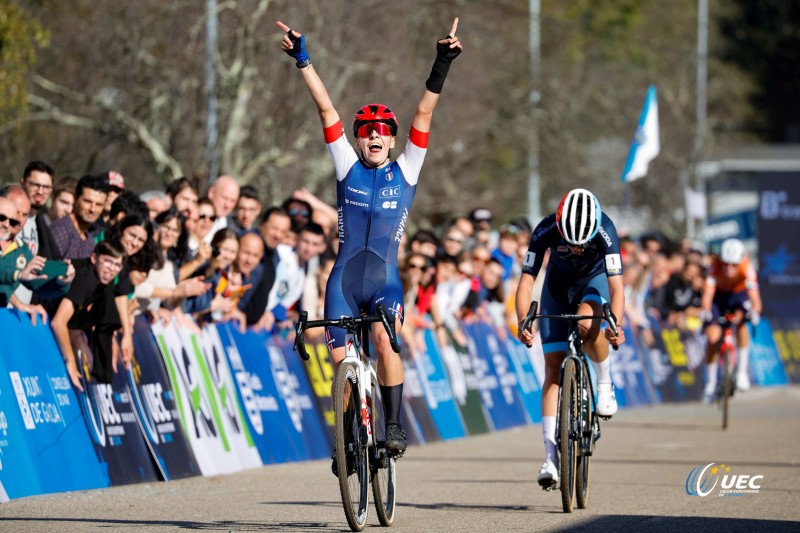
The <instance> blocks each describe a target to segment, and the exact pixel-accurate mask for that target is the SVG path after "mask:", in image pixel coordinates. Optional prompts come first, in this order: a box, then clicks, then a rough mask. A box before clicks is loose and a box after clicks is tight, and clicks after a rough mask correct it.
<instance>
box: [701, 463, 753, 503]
mask: <svg viewBox="0 0 800 533" xmlns="http://www.w3.org/2000/svg"><path fill="white" fill-rule="evenodd" d="M763 480H764V476H762V475H761V474H758V475H751V474H737V473H735V472H733V471H732V467H731V465H725V464H720V465H719V466H717V463H709V464H707V465H705V466H703V465H698V466H696V467H694V468H693V469H692V471H691V472H689V476H688V477H687V478H686V494H688V495H689V496H700V497H705V496H708V495H710V494H711V493H712V492H714V489H716V488H717V485H718V484H719V491H718V496H745V495H747V494H758V491H759V490H760V489H761V482H762V481H763Z"/></svg>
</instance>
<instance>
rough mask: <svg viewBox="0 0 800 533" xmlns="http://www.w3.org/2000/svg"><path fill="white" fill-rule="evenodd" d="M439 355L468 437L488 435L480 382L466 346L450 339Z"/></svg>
mask: <svg viewBox="0 0 800 533" xmlns="http://www.w3.org/2000/svg"><path fill="white" fill-rule="evenodd" d="M441 355H442V361H444V365H445V368H446V369H447V375H448V376H449V377H450V387H451V388H452V389H453V398H455V400H456V404H457V405H458V408H459V410H460V411H461V418H462V420H464V425H465V426H466V429H467V432H468V433H469V434H470V435H478V434H480V433H488V432H489V431H490V427H489V419H488V415H487V413H486V410H485V409H484V407H483V401H482V399H481V389H480V382H479V380H478V376H477V374H476V370H475V369H476V367H477V365H476V361H475V359H474V358H473V357H472V354H471V353H470V352H469V350H468V349H467V347H466V346H461V345H460V344H458V343H456V342H455V341H454V340H453V339H452V337H451V339H450V344H448V345H447V346H442V347H441Z"/></svg>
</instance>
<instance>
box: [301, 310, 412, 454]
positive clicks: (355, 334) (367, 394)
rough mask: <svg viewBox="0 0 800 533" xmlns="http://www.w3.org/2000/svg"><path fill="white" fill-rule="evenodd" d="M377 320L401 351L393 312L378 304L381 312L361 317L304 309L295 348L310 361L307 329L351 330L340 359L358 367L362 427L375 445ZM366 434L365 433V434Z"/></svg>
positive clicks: (397, 349) (395, 349) (391, 341)
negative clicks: (373, 338) (372, 340)
mask: <svg viewBox="0 0 800 533" xmlns="http://www.w3.org/2000/svg"><path fill="white" fill-rule="evenodd" d="M375 322H380V323H382V324H383V327H384V329H386V332H387V334H388V335H389V342H390V343H391V345H392V349H393V350H394V351H395V353H400V345H399V343H398V342H397V336H396V335H395V332H394V327H393V326H392V325H391V324H390V322H389V315H388V313H387V312H386V309H385V308H384V307H383V306H382V305H379V306H378V314H377V315H362V316H360V317H347V316H344V317H341V318H338V319H326V320H308V313H307V312H305V311H303V313H301V315H300V320H299V321H298V322H297V329H296V330H295V334H296V336H295V340H294V350H295V351H298V352H299V353H300V357H302V358H303V360H304V361H308V359H309V356H308V352H307V351H306V347H305V342H304V340H303V334H304V333H305V331H306V330H307V329H311V328H318V327H339V328H343V329H345V330H346V331H347V335H346V337H345V338H346V340H345V356H344V359H342V361H341V362H340V363H339V364H340V365H342V364H345V363H349V364H352V365H353V367H354V368H355V369H356V375H355V376H353V378H354V379H355V380H357V385H358V393H359V398H360V399H361V405H360V406H359V413H360V415H361V416H360V425H361V431H362V432H365V434H366V439H365V442H367V444H368V445H369V446H373V445H374V444H375V443H374V442H373V435H372V425H371V424H370V420H371V417H372V412H371V409H372V405H373V404H374V402H373V401H372V391H371V388H370V387H369V384H370V383H371V382H372V381H371V378H372V377H374V378H375V381H376V382H377V380H378V376H377V372H376V371H375V367H373V366H372V364H371V362H370V360H369V329H370V325H371V324H372V323H375ZM362 436H363V435H362Z"/></svg>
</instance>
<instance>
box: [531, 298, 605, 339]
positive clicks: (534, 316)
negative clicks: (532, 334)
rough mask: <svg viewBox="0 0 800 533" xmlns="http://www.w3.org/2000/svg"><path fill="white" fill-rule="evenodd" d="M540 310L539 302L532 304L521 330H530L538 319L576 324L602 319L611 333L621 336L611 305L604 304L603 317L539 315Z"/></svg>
mask: <svg viewBox="0 0 800 533" xmlns="http://www.w3.org/2000/svg"><path fill="white" fill-rule="evenodd" d="M538 309H539V302H537V301H533V302H531V306H530V308H529V309H528V314H527V315H525V320H523V321H522V326H521V328H522V329H523V330H525V329H527V330H530V329H531V326H533V321H534V320H536V319H537V318H555V319H557V320H568V321H575V322H577V321H578V320H594V319H601V320H605V321H606V322H607V323H608V326H609V327H610V328H611V331H613V332H614V335H619V331H618V330H617V317H615V316H614V313H613V312H612V311H611V305H610V304H608V303H605V304H603V314H602V315H570V314H563V315H537V314H536V311H538ZM612 346H613V345H612ZM618 348H619V346H614V349H615V350H617V349H618Z"/></svg>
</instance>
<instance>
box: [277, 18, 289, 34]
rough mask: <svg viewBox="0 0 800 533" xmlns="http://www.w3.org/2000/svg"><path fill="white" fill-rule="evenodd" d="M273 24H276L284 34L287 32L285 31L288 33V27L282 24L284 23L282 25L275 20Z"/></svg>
mask: <svg viewBox="0 0 800 533" xmlns="http://www.w3.org/2000/svg"><path fill="white" fill-rule="evenodd" d="M275 24H277V25H278V27H279V28H280V29H282V30H283V31H284V33H285V32H287V31H289V26H287V25H286V24H284V23H283V22H281V21H280V20H276V21H275Z"/></svg>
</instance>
